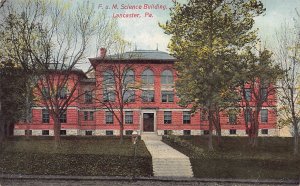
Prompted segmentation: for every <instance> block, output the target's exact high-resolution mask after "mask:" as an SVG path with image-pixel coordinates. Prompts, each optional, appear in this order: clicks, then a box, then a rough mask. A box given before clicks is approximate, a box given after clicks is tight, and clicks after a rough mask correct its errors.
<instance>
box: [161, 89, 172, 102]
mask: <svg viewBox="0 0 300 186" xmlns="http://www.w3.org/2000/svg"><path fill="white" fill-rule="evenodd" d="M173 101H174V92H172V91H162V92H161V102H163V103H165V102H173Z"/></svg>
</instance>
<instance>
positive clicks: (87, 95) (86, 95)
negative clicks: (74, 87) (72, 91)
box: [84, 91, 93, 103]
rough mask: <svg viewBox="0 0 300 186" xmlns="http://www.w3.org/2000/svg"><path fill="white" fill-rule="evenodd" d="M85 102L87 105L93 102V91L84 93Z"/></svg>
mask: <svg viewBox="0 0 300 186" xmlns="http://www.w3.org/2000/svg"><path fill="white" fill-rule="evenodd" d="M84 102H85V103H92V102H93V94H92V91H85V92H84Z"/></svg>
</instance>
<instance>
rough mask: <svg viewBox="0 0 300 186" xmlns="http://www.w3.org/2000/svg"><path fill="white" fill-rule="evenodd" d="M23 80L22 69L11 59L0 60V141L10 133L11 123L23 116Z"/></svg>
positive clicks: (24, 79)
mask: <svg viewBox="0 0 300 186" xmlns="http://www.w3.org/2000/svg"><path fill="white" fill-rule="evenodd" d="M25 81H26V78H24V74H23V73H22V70H21V69H20V68H16V67H14V65H13V63H12V62H11V61H1V62H0V143H1V142H2V141H3V140H4V139H5V138H6V137H7V136H9V135H11V134H12V133H11V132H12V128H13V126H14V125H13V124H14V123H16V122H17V121H19V120H22V119H23V118H24V106H25V99H24V94H26V92H25V84H26V82H25ZM7 82H14V83H7Z"/></svg>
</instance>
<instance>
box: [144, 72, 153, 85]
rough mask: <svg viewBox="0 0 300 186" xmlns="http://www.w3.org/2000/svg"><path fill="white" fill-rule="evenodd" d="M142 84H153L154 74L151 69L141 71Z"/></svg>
mask: <svg viewBox="0 0 300 186" xmlns="http://www.w3.org/2000/svg"><path fill="white" fill-rule="evenodd" d="M142 82H143V84H154V75H153V72H152V70H150V69H147V70H145V71H144V72H143V73H142Z"/></svg>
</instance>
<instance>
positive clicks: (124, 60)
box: [92, 33, 139, 143]
mask: <svg viewBox="0 0 300 186" xmlns="http://www.w3.org/2000/svg"><path fill="white" fill-rule="evenodd" d="M129 45H130V44H129V43H128V42H126V41H125V40H123V39H122V38H121V37H120V33H115V43H114V44H113V45H112V48H111V51H110V52H112V53H115V54H114V55H110V56H106V49H104V48H102V52H103V53H104V54H103V56H102V59H100V60H99V61H98V62H97V63H95V62H93V61H92V64H93V66H94V68H95V69H96V66H98V67H97V69H98V71H97V72H96V81H98V82H97V83H96V85H98V86H96V88H95V89H96V94H95V97H94V100H96V103H97V104H98V105H99V107H100V108H103V109H106V110H107V112H108V113H109V114H110V115H108V116H107V117H110V119H111V120H113V118H115V119H116V120H117V122H118V124H119V126H120V143H123V135H124V122H125V120H126V119H125V108H126V107H127V106H128V105H129V104H130V103H131V102H134V101H135V99H136V97H137V96H138V95H137V94H136V90H137V89H138V88H139V83H138V82H136V78H135V76H134V71H133V70H134V69H135V64H134V63H132V62H130V59H131V57H132V56H131V54H130V53H125V49H126V48H127V47H128V46H129Z"/></svg>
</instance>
